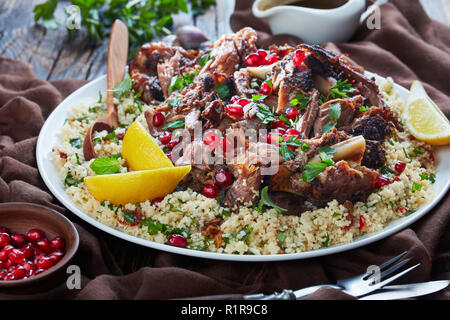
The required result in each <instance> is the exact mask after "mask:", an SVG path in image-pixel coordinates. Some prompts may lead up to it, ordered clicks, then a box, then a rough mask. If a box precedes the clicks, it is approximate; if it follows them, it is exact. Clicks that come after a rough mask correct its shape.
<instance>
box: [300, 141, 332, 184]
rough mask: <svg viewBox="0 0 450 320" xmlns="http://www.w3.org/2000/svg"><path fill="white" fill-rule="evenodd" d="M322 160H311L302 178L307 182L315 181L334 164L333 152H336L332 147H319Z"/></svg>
mask: <svg viewBox="0 0 450 320" xmlns="http://www.w3.org/2000/svg"><path fill="white" fill-rule="evenodd" d="M317 150H318V151H319V155H320V160H321V162H309V163H308V164H307V165H306V166H305V170H303V173H302V178H303V181H305V182H311V181H313V180H314V179H315V178H316V177H317V176H318V175H319V174H320V173H321V172H322V171H324V170H325V169H326V168H327V167H329V166H332V165H333V164H334V161H333V153H335V152H336V150H334V149H333V148H331V147H328V146H324V147H319V148H317Z"/></svg>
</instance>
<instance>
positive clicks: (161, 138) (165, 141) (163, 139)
mask: <svg viewBox="0 0 450 320" xmlns="http://www.w3.org/2000/svg"><path fill="white" fill-rule="evenodd" d="M170 140H172V134H171V133H170V132H169V131H164V132H163V133H161V135H160V136H159V141H161V143H162V144H163V145H164V146H165V145H167V144H169V142H170Z"/></svg>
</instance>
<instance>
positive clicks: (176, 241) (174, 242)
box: [167, 234, 187, 248]
mask: <svg viewBox="0 0 450 320" xmlns="http://www.w3.org/2000/svg"><path fill="white" fill-rule="evenodd" d="M167 242H168V243H169V244H170V245H171V246H174V247H179V248H185V247H186V245H187V240H186V238H185V237H183V236H182V235H180V234H171V235H170V236H169V237H168V238H167Z"/></svg>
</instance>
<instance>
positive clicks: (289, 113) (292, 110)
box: [286, 108, 300, 120]
mask: <svg viewBox="0 0 450 320" xmlns="http://www.w3.org/2000/svg"><path fill="white" fill-rule="evenodd" d="M299 114H300V112H299V111H298V110H297V109H295V108H288V109H287V111H286V115H287V117H288V118H289V119H291V120H295V119H296V118H297V117H298V115H299Z"/></svg>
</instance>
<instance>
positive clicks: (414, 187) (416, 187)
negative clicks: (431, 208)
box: [411, 182, 422, 192]
mask: <svg viewBox="0 0 450 320" xmlns="http://www.w3.org/2000/svg"><path fill="white" fill-rule="evenodd" d="M421 189H422V185H421V184H420V183H417V182H414V183H413V185H412V188H411V191H412V192H416V191H420V190H421Z"/></svg>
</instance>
